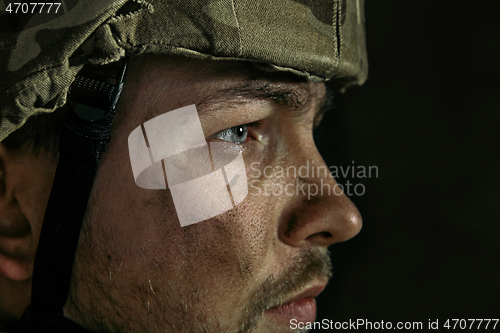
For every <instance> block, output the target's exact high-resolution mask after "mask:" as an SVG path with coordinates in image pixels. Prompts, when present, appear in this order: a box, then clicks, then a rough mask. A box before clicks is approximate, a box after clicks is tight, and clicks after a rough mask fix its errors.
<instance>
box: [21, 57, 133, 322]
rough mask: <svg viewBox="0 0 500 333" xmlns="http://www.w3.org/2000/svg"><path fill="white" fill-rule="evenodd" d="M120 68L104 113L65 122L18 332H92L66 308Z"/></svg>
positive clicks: (121, 72)
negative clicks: (71, 317)
mask: <svg viewBox="0 0 500 333" xmlns="http://www.w3.org/2000/svg"><path fill="white" fill-rule="evenodd" d="M114 66H115V67H116V65H114ZM117 70H118V72H117V73H116V74H117V80H116V85H115V88H114V91H113V94H110V95H109V104H108V107H109V109H108V110H107V111H105V112H104V114H105V116H104V117H103V118H102V116H100V117H99V118H101V119H99V120H98V121H89V120H83V119H82V118H80V117H79V116H78V115H77V114H76V113H75V112H72V113H71V114H70V116H69V117H68V119H67V120H66V121H65V123H64V125H63V129H62V132H61V140H60V144H59V152H60V155H59V161H58V164H57V169H56V174H55V177H54V182H53V185H52V190H51V193H50V197H49V202H48V205H47V210H46V212H45V218H44V221H43V226H42V230H41V234H40V240H39V243H38V249H37V253H36V257H35V265H34V271H33V282H32V292H31V305H30V306H29V307H28V309H27V310H26V312H25V314H24V315H23V317H22V319H21V321H20V324H19V328H18V332H87V331H86V330H84V329H83V328H81V327H80V326H78V325H77V324H75V323H74V322H72V321H71V320H69V319H67V318H64V317H63V316H62V308H63V307H64V305H65V303H66V300H67V298H68V292H69V287H70V282H71V274H72V270H73V261H74V257H75V252H76V248H77V244H78V238H79V236H80V229H81V226H82V222H83V218H84V216H85V211H86V208H87V203H88V200H89V197H90V193H91V190H92V186H93V183H94V178H95V175H96V172H97V167H98V165H99V161H100V159H101V156H102V154H103V153H104V150H105V146H106V144H107V143H108V142H109V140H110V132H111V125H112V122H113V117H114V112H115V105H116V102H117V100H118V98H119V94H120V92H121V87H122V80H123V75H124V73H125V65H122V66H119V67H118V69H117ZM101 71H102V69H101ZM58 325H59V326H58Z"/></svg>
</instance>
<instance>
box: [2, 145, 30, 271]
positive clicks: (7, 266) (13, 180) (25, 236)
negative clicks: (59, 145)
mask: <svg viewBox="0 0 500 333" xmlns="http://www.w3.org/2000/svg"><path fill="white" fill-rule="evenodd" d="M23 162H25V161H23V158H22V156H19V154H16V153H12V152H11V151H9V150H8V149H6V148H5V147H3V146H2V145H0V276H2V277H4V278H6V279H7V280H11V281H24V280H27V279H29V278H30V277H31V275H32V273H33V262H34V251H33V245H34V244H33V235H32V228H31V225H30V221H29V220H28V218H27V216H26V214H25V213H24V212H23V211H22V208H21V206H20V201H19V200H18V198H17V195H18V194H20V193H22V192H19V190H21V191H22V188H23V187H25V186H26V185H25V184H23V178H25V177H27V176H28V175H27V174H26V171H27V170H26V168H25V167H23V164H24V163H23ZM35 252H36V248H35Z"/></svg>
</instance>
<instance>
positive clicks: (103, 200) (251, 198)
mask: <svg viewBox="0 0 500 333" xmlns="http://www.w3.org/2000/svg"><path fill="white" fill-rule="evenodd" d="M110 152H111V149H110ZM95 191H96V193H98V195H97V197H96V198H97V200H96V202H95V203H94V207H95V208H94V214H93V216H92V224H93V228H92V229H93V237H96V238H97V239H99V240H100V241H101V242H100V243H101V244H103V245H102V246H101V248H104V252H106V253H112V254H113V255H112V257H113V258H114V260H118V261H123V268H124V269H125V270H127V271H129V272H130V274H141V275H144V274H146V275H147V274H160V273H159V272H160V271H161V274H162V276H161V278H162V279H164V278H166V279H167V280H168V281H174V282H172V284H175V283H176V282H175V281H182V283H183V284H184V285H205V286H210V288H218V286H220V285H221V281H225V283H224V284H222V285H225V286H228V285H233V288H228V289H230V290H232V291H235V290H241V289H242V288H244V286H245V285H247V286H249V287H250V283H249V282H248V281H250V280H255V279H254V278H255V277H260V276H263V275H264V273H263V272H264V268H265V267H266V266H267V262H268V259H267V258H268V257H270V253H271V252H272V251H271V250H272V246H273V241H272V239H273V238H274V235H275V227H274V226H273V225H274V224H273V222H272V221H274V220H275V217H273V216H271V214H272V211H273V209H272V208H273V205H272V204H271V198H269V197H263V196H256V195H252V194H251V193H249V195H248V196H247V198H246V199H245V200H244V201H243V202H242V203H241V204H240V205H238V206H237V207H236V208H235V209H233V210H230V211H228V212H226V213H224V214H221V215H219V216H216V217H214V218H212V219H209V220H206V221H203V222H199V223H196V224H194V225H191V226H187V227H181V226H180V224H179V221H178V219H177V216H176V213H175V207H174V205H173V201H172V197H171V195H170V191H169V190H144V189H141V188H139V187H138V186H137V185H136V184H135V182H134V180H133V177H132V171H131V167H130V162H129V161H128V154H123V153H120V154H117V155H116V156H115V157H114V158H113V155H111V154H110V156H108V157H107V158H106V159H103V164H102V168H101V170H100V172H99V178H98V179H97V182H96V189H95ZM249 191H250V188H249ZM108 258H109V257H108ZM158 278H160V277H158ZM257 280H260V278H258V279H257ZM245 281H247V283H245ZM179 283H180V282H179Z"/></svg>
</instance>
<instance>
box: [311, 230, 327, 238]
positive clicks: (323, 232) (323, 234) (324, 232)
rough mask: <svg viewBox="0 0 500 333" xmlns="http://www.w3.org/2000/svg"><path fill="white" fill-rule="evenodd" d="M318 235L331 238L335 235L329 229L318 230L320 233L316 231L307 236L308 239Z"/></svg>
mask: <svg viewBox="0 0 500 333" xmlns="http://www.w3.org/2000/svg"><path fill="white" fill-rule="evenodd" d="M316 237H322V238H326V239H331V238H332V237H333V235H332V234H331V233H329V232H328V231H322V232H318V233H315V234H313V235H311V236H309V237H307V239H311V238H316Z"/></svg>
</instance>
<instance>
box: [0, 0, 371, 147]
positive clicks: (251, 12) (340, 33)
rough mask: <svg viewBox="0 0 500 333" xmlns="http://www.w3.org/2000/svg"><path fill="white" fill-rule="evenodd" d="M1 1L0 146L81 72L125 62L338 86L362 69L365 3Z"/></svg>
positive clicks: (49, 107) (58, 100)
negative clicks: (194, 62)
mask: <svg viewBox="0 0 500 333" xmlns="http://www.w3.org/2000/svg"><path fill="white" fill-rule="evenodd" d="M8 3H10V2H6V1H4V2H3V4H0V9H1V13H2V14H1V18H0V107H1V114H0V141H1V140H3V139H4V138H5V137H7V136H8V135H9V134H10V133H12V132H13V131H15V130H16V129H17V128H19V127H21V126H22V125H23V124H24V123H25V121H26V120H27V119H28V117H30V116H32V115H34V114H38V113H46V112H52V111H54V110H55V109H57V108H59V107H61V106H62V105H64V104H65V102H66V98H67V92H68V89H69V86H70V85H71V83H72V82H73V80H74V78H75V76H76V74H77V73H78V71H79V70H80V69H81V68H82V66H83V65H84V64H86V63H93V64H107V63H110V62H114V61H117V60H119V59H121V58H122V57H124V56H125V55H133V54H141V53H157V54H171V55H183V56H187V57H192V58H198V59H210V60H215V61H223V60H244V61H250V62H252V63H254V64H255V65H256V66H257V67H258V68H260V69H263V70H268V71H287V72H292V73H295V74H297V75H301V76H305V77H308V78H309V79H311V80H330V79H335V80H336V81H337V82H339V84H341V85H342V86H344V87H347V86H350V85H353V84H362V83H363V82H364V81H365V80H366V76H367V71H368V64H367V58H366V48H365V31H364V14H363V0H295V1H293V0H273V1H269V0H153V1H147V0H129V1H127V0H118V1H116V0H114V1H113V0H98V1H97V0H93V1H92V0H66V1H64V0H61V6H60V8H59V9H58V12H57V13H55V11H54V10H52V12H49V13H47V12H46V10H44V11H43V12H42V13H39V12H38V8H36V10H35V11H34V13H31V12H28V13H22V8H21V9H20V10H19V12H18V13H17V14H15V13H13V12H11V13H9V12H8V11H6V9H7V5H8ZM28 3H29V1H28ZM30 10H31V8H30Z"/></svg>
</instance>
